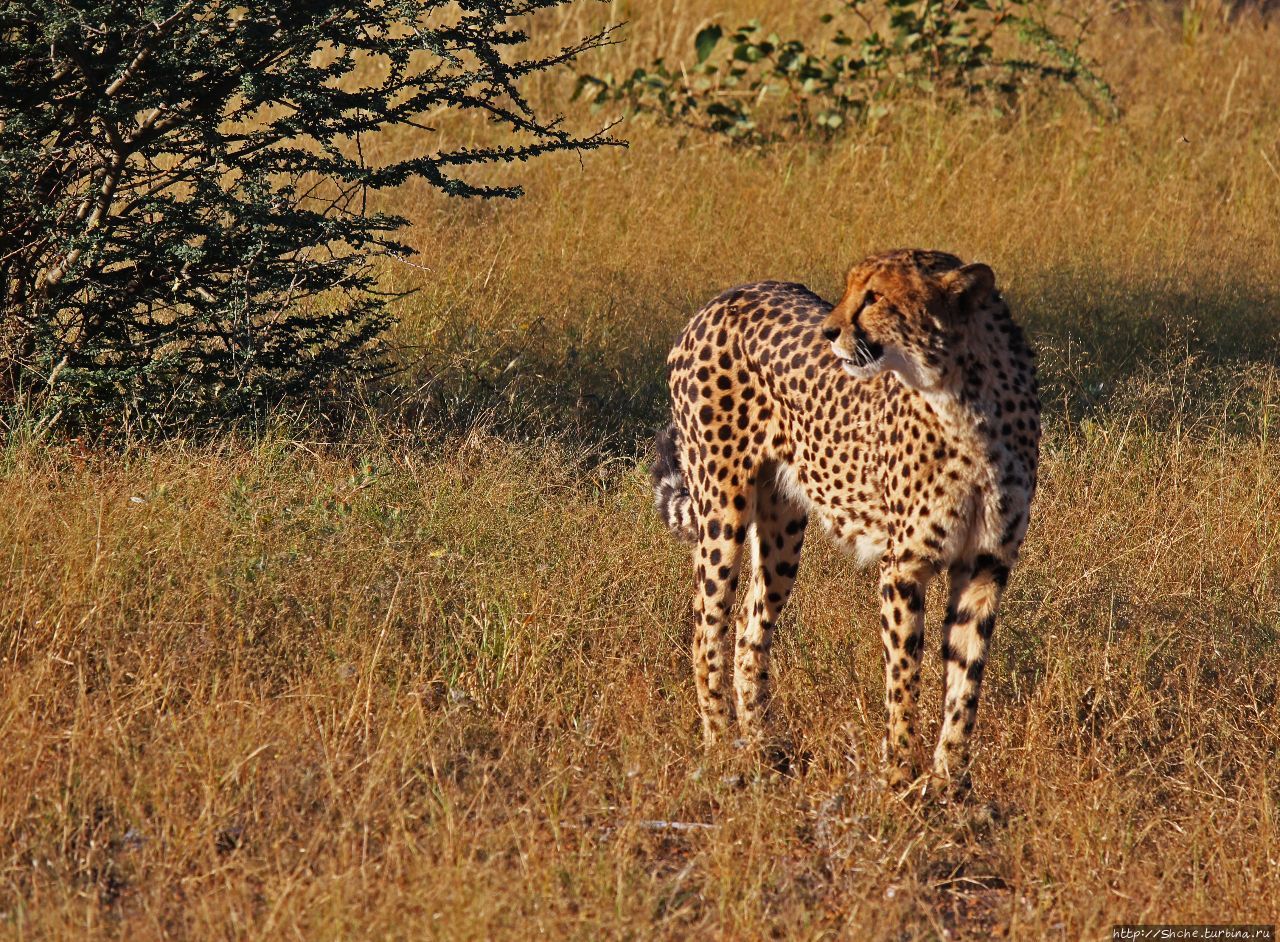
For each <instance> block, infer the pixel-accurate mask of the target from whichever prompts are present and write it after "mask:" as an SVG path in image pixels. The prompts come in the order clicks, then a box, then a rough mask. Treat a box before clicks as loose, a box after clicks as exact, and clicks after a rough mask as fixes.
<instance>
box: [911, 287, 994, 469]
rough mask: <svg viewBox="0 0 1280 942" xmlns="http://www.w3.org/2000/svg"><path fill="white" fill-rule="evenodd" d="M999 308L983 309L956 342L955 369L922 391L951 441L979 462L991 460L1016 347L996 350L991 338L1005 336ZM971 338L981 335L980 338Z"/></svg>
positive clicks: (952, 368)
mask: <svg viewBox="0 0 1280 942" xmlns="http://www.w3.org/2000/svg"><path fill="white" fill-rule="evenodd" d="M1002 336H1003V334H1002V331H1001V330H1000V328H999V325H998V324H997V323H996V319H995V316H994V313H993V312H992V311H990V310H985V311H981V312H979V313H978V316H977V317H976V318H975V322H974V324H973V330H972V331H971V333H970V334H969V335H968V336H967V337H966V338H965V340H964V341H963V342H962V343H961V344H959V345H958V346H957V349H956V350H955V352H954V359H953V362H952V365H951V369H950V370H949V371H948V375H947V377H946V381H945V382H944V383H942V384H941V386H940V388H938V389H936V390H931V391H927V392H923V396H924V398H925V400H926V401H927V402H928V403H929V406H930V407H931V408H932V409H933V411H934V413H935V414H936V415H937V417H938V419H939V421H940V422H941V423H942V425H943V428H944V429H945V431H946V434H947V436H948V438H950V439H951V441H952V444H953V445H954V446H955V447H956V448H958V449H962V450H963V451H965V452H967V453H968V454H969V455H970V457H972V458H973V459H975V461H977V462H978V463H979V464H986V463H987V462H988V460H989V459H990V457H991V456H990V455H989V450H990V444H991V438H992V429H993V428H994V427H995V426H996V420H997V417H998V416H999V409H1000V407H999V403H1000V395H1001V393H1000V384H1001V383H1002V382H1003V383H1004V385H1005V386H1006V387H1007V386H1008V381H1009V378H1010V364H1011V362H1012V360H1013V357H1012V351H1011V350H1006V349H1005V345H1004V344H998V345H997V346H996V350H995V351H993V350H992V346H991V338H993V337H996V338H998V337H1002ZM970 338H977V339H976V342H975V340H973V339H970Z"/></svg>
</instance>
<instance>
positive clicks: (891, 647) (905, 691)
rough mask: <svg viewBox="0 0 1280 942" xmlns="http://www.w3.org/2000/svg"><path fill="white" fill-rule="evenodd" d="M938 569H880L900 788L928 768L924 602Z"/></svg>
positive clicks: (891, 770)
mask: <svg viewBox="0 0 1280 942" xmlns="http://www.w3.org/2000/svg"><path fill="white" fill-rule="evenodd" d="M932 576H933V570H932V569H931V568H929V567H927V566H922V565H917V566H910V565H902V564H894V563H888V564H886V565H885V566H883V567H882V568H881V570H880V599H881V602H880V636H881V640H882V641H883V642H884V675H885V710H886V713H887V720H886V729H885V740H884V753H885V762H886V764H887V766H888V781H889V785H890V786H892V787H899V786H902V785H906V784H909V783H910V782H913V781H915V779H916V778H917V776H919V774H920V768H921V765H922V762H921V759H922V747H921V745H920V735H919V732H918V730H917V728H916V694H917V691H918V689H919V681H920V654H921V649H922V648H923V646H924V598H925V590H926V589H927V588H928V587H929V580H930V579H931V578H932Z"/></svg>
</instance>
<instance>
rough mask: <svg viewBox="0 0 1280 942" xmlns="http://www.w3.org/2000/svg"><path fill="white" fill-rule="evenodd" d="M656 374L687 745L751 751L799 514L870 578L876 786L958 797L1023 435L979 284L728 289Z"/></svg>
mask: <svg viewBox="0 0 1280 942" xmlns="http://www.w3.org/2000/svg"><path fill="white" fill-rule="evenodd" d="M667 365H668V369H669V385H670V389H671V395H672V422H671V424H670V426H668V428H667V429H665V430H664V431H663V432H661V433H659V435H658V438H657V441H656V443H655V445H656V451H657V458H656V461H655V462H654V465H653V469H652V478H653V485H654V494H655V502H656V505H657V508H658V510H659V513H660V515H661V516H662V518H663V519H664V520H665V522H666V523H667V525H668V526H669V527H670V529H671V530H672V531H673V532H674V534H675V535H676V536H677V537H678V538H680V539H682V540H684V541H686V542H689V543H691V544H693V556H694V566H695V568H696V580H695V581H696V591H695V595H694V612H695V630H694V638H693V662H694V675H695V679H696V683H697V694H698V704H699V711H700V714H701V718H702V730H703V735H704V740H705V741H706V742H707V743H708V744H712V743H715V742H716V741H718V740H722V739H724V738H726V737H727V736H728V735H729V731H730V727H731V724H733V723H734V721H735V719H736V721H737V723H738V725H739V727H740V730H741V732H742V734H743V735H744V736H746V737H747V738H748V739H754V740H755V741H761V740H762V738H763V737H764V736H765V734H766V731H767V729H768V726H769V724H768V711H769V704H770V685H769V651H770V645H771V643H772V640H773V630H774V626H775V625H776V624H777V621H778V617H779V615H780V614H781V612H782V610H783V607H784V606H785V605H786V604H787V599H788V596H789V595H790V593H791V590H792V586H793V585H794V583H795V580H796V575H797V572H798V567H799V562H800V550H801V547H802V545H803V543H804V538H805V530H806V526H807V524H808V522H809V517H810V516H811V515H812V516H813V517H815V518H816V519H817V520H818V522H819V523H820V524H821V525H822V528H823V529H824V530H825V531H826V532H827V533H828V534H829V535H830V536H831V537H832V538H833V539H834V540H835V542H836V543H837V544H838V545H839V546H841V547H842V548H845V549H847V550H849V551H851V552H852V554H853V555H854V556H855V557H856V558H857V559H858V561H859V562H861V563H862V564H863V565H867V564H870V563H872V562H873V561H875V560H879V562H880V583H879V585H880V600H881V601H880V634H881V640H882V642H883V645H884V670H885V687H886V695H885V707H886V713H887V718H886V728H885V739H884V761H885V764H886V777H887V779H888V781H889V783H890V784H891V785H894V786H905V785H909V784H911V783H914V782H924V783H925V786H926V787H928V786H929V783H933V785H934V787H939V788H943V789H951V790H954V791H957V792H962V791H964V790H967V789H968V788H969V787H970V781H969V766H970V760H971V755H970V753H971V750H970V739H971V737H972V734H973V729H974V723H975V721H976V718H977V711H978V693H979V689H980V687H981V684H982V675H983V669H984V667H985V666H986V662H987V652H988V645H989V642H990V640H991V634H992V630H993V628H994V626H995V619H996V609H997V608H998V606H999V603H1000V598H1001V595H1002V594H1003V592H1004V589H1005V586H1006V584H1007V582H1008V579H1009V572H1010V570H1011V569H1012V568H1013V565H1014V563H1015V562H1016V561H1017V557H1018V551H1019V548H1020V547H1021V545H1022V541H1023V538H1024V536H1025V535H1026V532H1027V525H1028V522H1029V520H1030V516H1029V514H1030V509H1031V501H1032V498H1033V497H1034V495H1035V490H1036V466H1037V462H1038V458H1039V440H1040V403H1039V397H1038V393H1037V387H1036V374H1035V356H1034V354H1033V353H1032V351H1031V349H1030V348H1029V347H1028V345H1027V343H1026V340H1025V339H1024V337H1023V333H1022V330H1021V329H1020V328H1019V327H1018V325H1017V324H1016V323H1015V322H1014V321H1013V319H1012V317H1011V315H1010V313H1009V308H1008V305H1007V304H1006V303H1005V300H1004V298H1003V297H1002V296H1001V295H1000V293H999V291H998V290H997V289H996V284H995V275H994V273H993V272H992V270H991V269H990V268H989V267H988V266H986V265H983V264H964V263H963V262H962V261H961V260H960V259H959V258H957V257H956V256H954V255H950V254H947V253H945V252H936V251H924V250H918V249H899V250H896V251H892V252H886V253H883V254H879V255H873V256H871V257H870V258H868V259H866V260H865V261H863V262H861V263H859V264H856V265H854V266H853V268H852V269H851V270H850V271H849V273H848V276H847V278H846V282H845V289H844V295H843V297H841V299H840V301H839V302H838V303H837V304H835V305H834V306H833V305H832V304H830V303H829V302H827V301H824V300H823V299H822V298H819V297H818V296H817V295H815V294H813V293H812V292H811V291H809V290H808V289H807V288H805V287H804V286H803V285H799V284H788V283H782V282H773V281H767V282H759V283H756V284H749V285H744V286H742V287H738V288H733V289H731V290H729V291H727V292H725V293H723V294H721V295H720V296H719V297H717V298H716V299H715V300H713V301H711V302H710V303H709V304H707V305H706V306H705V307H703V308H702V310H701V311H699V312H698V313H697V314H696V315H695V316H694V317H693V319H692V320H691V321H690V322H689V324H688V326H687V327H686V328H685V330H684V333H683V334H682V335H681V337H680V339H679V341H678V342H677V343H676V345H675V347H674V349H673V350H672V351H671V353H670V355H669V357H668V359H667ZM746 558H749V559H750V565H749V568H748V569H747V571H746V572H745V574H743V575H742V578H743V579H744V580H745V582H746V586H745V596H744V598H743V600H742V602H741V604H740V605H739V606H738V610H737V614H736V617H735V626H734V628H735V631H734V636H735V638H736V642H735V641H734V639H731V638H730V636H729V633H728V622H729V618H730V612H731V609H732V607H733V603H734V598H735V596H736V595H737V590H738V585H739V574H740V572H741V570H742V567H743V564H744V559H746ZM943 570H946V572H947V575H948V582H949V604H948V606H947V610H946V615H945V617H944V619H943V624H942V658H943V661H944V663H945V676H944V681H943V683H944V690H943V704H944V713H943V716H942V723H941V729H940V731H939V736H938V742H937V746H936V749H935V751H934V753H933V760H932V765H931V767H930V769H928V770H926V769H925V768H924V765H925V763H924V755H923V749H922V746H921V741H920V736H919V728H918V727H919V724H918V721H917V716H916V701H917V694H918V687H919V683H918V681H919V671H920V659H921V654H922V649H923V645H924V624H925V612H924V602H925V592H926V589H927V588H928V586H929V583H930V581H931V580H932V579H933V577H934V576H935V575H937V574H939V573H940V572H942V571H943ZM731 657H732V664H733V676H734V680H733V698H732V701H733V702H731V698H730V696H729V693H728V690H727V683H728V681H727V679H726V677H727V674H728V672H729V665H730V659H731Z"/></svg>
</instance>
